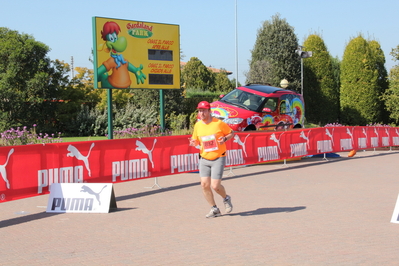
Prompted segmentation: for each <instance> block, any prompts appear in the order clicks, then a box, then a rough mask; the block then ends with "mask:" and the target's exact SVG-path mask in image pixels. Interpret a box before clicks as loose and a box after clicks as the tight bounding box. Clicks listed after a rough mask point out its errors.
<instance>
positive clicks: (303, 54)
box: [295, 46, 313, 96]
mask: <svg viewBox="0 0 399 266" xmlns="http://www.w3.org/2000/svg"><path fill="white" fill-rule="evenodd" d="M302 48H305V47H303V46H298V50H295V53H297V54H298V55H299V56H300V57H301V94H302V96H303V59H304V58H309V57H312V54H313V52H312V51H306V52H305V51H302Z"/></svg>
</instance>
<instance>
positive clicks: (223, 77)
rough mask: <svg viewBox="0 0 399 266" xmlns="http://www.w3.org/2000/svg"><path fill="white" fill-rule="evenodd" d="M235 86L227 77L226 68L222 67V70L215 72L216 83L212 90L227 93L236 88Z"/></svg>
mask: <svg viewBox="0 0 399 266" xmlns="http://www.w3.org/2000/svg"><path fill="white" fill-rule="evenodd" d="M234 86H235V85H234ZM234 86H233V85H232V84H231V81H230V80H229V78H228V77H227V71H226V70H225V69H220V72H219V73H216V74H215V84H214V86H213V88H212V91H219V92H222V93H227V92H229V91H231V90H232V89H234Z"/></svg>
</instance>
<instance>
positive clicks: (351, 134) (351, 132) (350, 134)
mask: <svg viewBox="0 0 399 266" xmlns="http://www.w3.org/2000/svg"><path fill="white" fill-rule="evenodd" d="M354 129H355V128H353V129H352V131H351V130H350V129H349V128H346V133H347V134H348V135H349V136H350V137H351V140H352V144H354V143H355V142H354V140H353V130H354Z"/></svg>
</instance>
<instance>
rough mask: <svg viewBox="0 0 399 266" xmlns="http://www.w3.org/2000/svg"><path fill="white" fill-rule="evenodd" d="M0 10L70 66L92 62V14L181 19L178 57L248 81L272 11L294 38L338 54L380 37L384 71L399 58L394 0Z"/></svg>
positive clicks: (15, 4)
mask: <svg viewBox="0 0 399 266" xmlns="http://www.w3.org/2000/svg"><path fill="white" fill-rule="evenodd" d="M1 10H2V12H1V15H0V27H6V28H9V29H11V30H16V31H18V32H19V33H26V34H29V35H31V36H33V37H34V38H35V40H36V41H40V42H42V43H44V44H46V45H47V46H49V47H50V49H51V51H50V53H49V54H48V56H49V57H50V59H52V60H55V59H59V60H62V61H64V62H67V63H71V57H73V60H74V66H75V67H87V68H91V69H92V68H93V64H92V63H91V62H90V61H89V57H90V56H91V49H92V47H93V33H92V17H107V18H116V19H123V20H131V21H143V22H153V23H165V24H175V25H179V28H180V49H181V51H182V53H183V55H184V57H183V58H181V61H184V62H187V61H189V60H190V58H191V57H197V58H198V59H199V60H201V61H202V63H203V64H204V65H206V66H211V67H214V68H224V69H226V70H227V71H231V72H233V74H232V75H230V76H229V77H230V78H231V79H232V78H237V79H238V81H239V82H240V83H241V84H245V73H246V72H248V70H249V60H250V59H251V50H252V49H253V47H254V44H255V41H256V37H257V32H258V30H259V29H260V28H261V27H262V24H263V22H264V21H270V20H271V19H272V16H274V15H276V14H277V13H279V14H280V17H281V18H284V19H286V21H287V22H288V24H289V25H291V26H292V27H293V28H294V32H295V34H296V35H297V37H298V41H299V44H302V43H303V42H304V41H305V39H306V38H307V37H308V36H309V35H311V34H314V33H316V34H318V35H320V36H321V37H322V38H323V40H324V42H325V44H326V46H327V49H328V51H329V52H330V54H331V55H332V56H333V57H338V58H339V59H342V56H343V53H344V50H345V47H346V45H347V44H348V42H349V41H350V40H351V39H352V38H355V37H357V36H358V35H359V34H362V36H363V37H364V38H365V39H368V40H376V41H378V42H379V43H380V45H381V48H382V50H383V51H384V54H385V60H386V65H385V66H386V68H387V70H388V71H389V70H390V69H391V68H392V67H393V66H394V65H397V64H399V62H397V61H396V62H395V61H393V58H392V56H391V55H390V52H391V50H392V49H393V48H395V47H397V46H398V45H399V34H398V33H399V16H398V13H397V12H398V10H399V1H398V0H380V1H375V0H362V1H360V0H334V1H332V0H303V1H294V0H212V1H211V0H202V1H193V0H167V1H165V0H151V1H136V0H130V1H127V0H114V1H103V0H97V1H94V0H80V1H78V0H68V1H59V0H34V1H32V0H26V1H24V0H12V1H5V0H2V1H1ZM237 69H238V71H237Z"/></svg>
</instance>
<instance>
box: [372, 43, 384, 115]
mask: <svg viewBox="0 0 399 266" xmlns="http://www.w3.org/2000/svg"><path fill="white" fill-rule="evenodd" d="M369 45H370V49H371V52H372V54H373V57H374V59H375V63H374V64H375V69H376V70H377V72H378V77H377V90H378V96H379V97H382V95H384V93H385V92H386V90H387V89H388V87H389V82H388V72H387V70H386V68H385V55H384V52H383V51H382V49H381V45H380V44H379V43H378V42H377V41H375V40H371V41H369ZM377 108H379V109H380V110H381V117H380V121H381V122H383V123H388V122H389V112H388V110H387V109H385V104H384V101H383V98H380V99H379V104H378V106H377Z"/></svg>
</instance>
